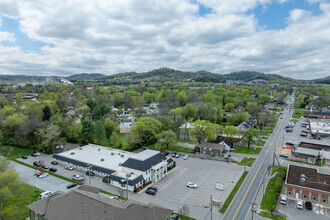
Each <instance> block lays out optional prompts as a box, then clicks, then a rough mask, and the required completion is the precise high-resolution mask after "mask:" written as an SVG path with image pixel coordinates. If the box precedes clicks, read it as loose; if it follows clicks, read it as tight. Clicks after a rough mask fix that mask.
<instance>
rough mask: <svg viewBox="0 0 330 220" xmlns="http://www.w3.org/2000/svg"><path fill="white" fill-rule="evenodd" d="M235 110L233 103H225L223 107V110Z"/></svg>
mask: <svg viewBox="0 0 330 220" xmlns="http://www.w3.org/2000/svg"><path fill="white" fill-rule="evenodd" d="M234 108H235V105H234V104H233V103H227V104H226V105H225V110H229V111H232V110H233V109H234Z"/></svg>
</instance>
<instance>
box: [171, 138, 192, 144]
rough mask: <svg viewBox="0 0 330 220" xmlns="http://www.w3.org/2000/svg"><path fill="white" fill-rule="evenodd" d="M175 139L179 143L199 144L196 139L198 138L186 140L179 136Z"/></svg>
mask: <svg viewBox="0 0 330 220" xmlns="http://www.w3.org/2000/svg"><path fill="white" fill-rule="evenodd" d="M174 140H175V142H177V143H188V144H198V141H196V140H186V139H179V138H175V139H174Z"/></svg>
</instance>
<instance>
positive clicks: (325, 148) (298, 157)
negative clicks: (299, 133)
mask: <svg viewBox="0 0 330 220" xmlns="http://www.w3.org/2000/svg"><path fill="white" fill-rule="evenodd" d="M289 159H291V160H295V161H300V162H304V163H310V164H317V165H321V162H322V165H324V166H330V146H329V145H323V144H313V143H308V142H300V144H299V145H298V147H296V148H295V149H294V150H293V151H292V152H291V155H290V156H289ZM322 159H324V160H322Z"/></svg>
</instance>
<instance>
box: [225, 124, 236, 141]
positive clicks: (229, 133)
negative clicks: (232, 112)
mask: <svg viewBox="0 0 330 220" xmlns="http://www.w3.org/2000/svg"><path fill="white" fill-rule="evenodd" d="M222 132H223V133H224V134H225V135H226V137H227V138H228V139H233V138H235V136H238V135H240V133H239V131H238V129H237V128H236V127H235V126H233V125H229V126H225V127H224V128H223V131H222Z"/></svg>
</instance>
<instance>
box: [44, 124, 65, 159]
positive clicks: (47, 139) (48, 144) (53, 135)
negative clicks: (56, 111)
mask: <svg viewBox="0 0 330 220" xmlns="http://www.w3.org/2000/svg"><path fill="white" fill-rule="evenodd" d="M38 134H39V138H40V140H41V141H42V145H43V147H44V150H45V152H48V153H53V151H54V149H55V146H57V145H59V144H61V143H63V142H65V140H64V138H60V135H61V128H60V127H59V126H57V125H53V124H50V125H49V126H48V127H47V128H43V129H39V130H38Z"/></svg>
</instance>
